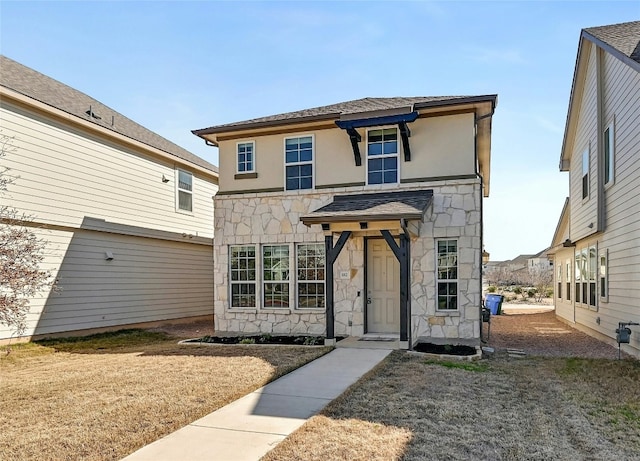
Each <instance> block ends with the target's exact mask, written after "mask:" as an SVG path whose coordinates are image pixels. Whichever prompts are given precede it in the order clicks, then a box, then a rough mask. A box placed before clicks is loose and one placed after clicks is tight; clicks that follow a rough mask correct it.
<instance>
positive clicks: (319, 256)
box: [296, 243, 325, 309]
mask: <svg viewBox="0 0 640 461" xmlns="http://www.w3.org/2000/svg"><path fill="white" fill-rule="evenodd" d="M296 250H297V273H298V290H297V291H298V293H297V294H298V308H300V309H306V308H311V309H321V308H324V300H325V296H324V287H325V285H324V281H325V280H324V274H325V272H324V265H325V256H324V254H325V249H324V244H323V243H311V244H304V245H298V247H297V248H296Z"/></svg>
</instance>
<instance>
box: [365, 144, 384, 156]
mask: <svg viewBox="0 0 640 461" xmlns="http://www.w3.org/2000/svg"><path fill="white" fill-rule="evenodd" d="M367 153H368V154H369V155H381V154H382V143H381V142H377V143H372V144H369V150H368V151H367Z"/></svg>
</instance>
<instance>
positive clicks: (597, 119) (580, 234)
mask: <svg viewBox="0 0 640 461" xmlns="http://www.w3.org/2000/svg"><path fill="white" fill-rule="evenodd" d="M560 170H561V171H566V172H568V173H569V183H570V190H569V194H570V196H569V198H568V199H567V202H566V204H565V207H564V209H563V212H562V216H561V218H560V222H559V223H558V227H557V230H556V233H555V236H554V239H553V242H552V249H551V251H550V253H551V254H552V255H553V257H554V272H555V285H556V313H557V315H558V316H559V317H560V318H561V319H564V320H566V321H567V322H570V323H572V324H575V326H576V327H577V328H580V329H582V330H584V331H586V332H588V333H589V334H592V335H594V336H597V337H599V338H601V339H604V340H606V341H608V342H610V343H613V344H616V342H615V338H616V329H617V328H618V326H619V323H620V322H636V323H640V21H636V22H630V23H623V24H615V25H610V26H603V27H593V28H589V29H584V30H583V31H582V33H581V35H580V41H579V46H578V55H577V59H576V67H575V73H574V79H573V86H572V90H571V98H570V101H569V111H568V115H567V125H566V128H565V137H564V142H563V147H562V155H561V159H560ZM631 330H632V331H633V333H632V335H631V342H630V344H629V345H628V346H625V345H623V348H624V349H626V350H627V351H628V352H630V353H633V354H636V355H640V327H638V326H632V327H631Z"/></svg>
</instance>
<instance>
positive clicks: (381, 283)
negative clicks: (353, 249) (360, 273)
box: [367, 239, 400, 333]
mask: <svg viewBox="0 0 640 461" xmlns="http://www.w3.org/2000/svg"><path fill="white" fill-rule="evenodd" d="M399 332H400V263H399V262H398V260H397V259H396V257H395V255H394V254H393V252H392V251H391V248H389V245H387V242H386V241H385V240H384V239H370V240H367V333H399Z"/></svg>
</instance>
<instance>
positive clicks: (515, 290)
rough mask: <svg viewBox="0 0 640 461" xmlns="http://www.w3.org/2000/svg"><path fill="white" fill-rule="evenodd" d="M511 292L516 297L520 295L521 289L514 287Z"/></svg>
mask: <svg viewBox="0 0 640 461" xmlns="http://www.w3.org/2000/svg"><path fill="white" fill-rule="evenodd" d="M513 292H514V293H515V294H517V295H519V294H522V288H520V287H515V288H514V289H513Z"/></svg>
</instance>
